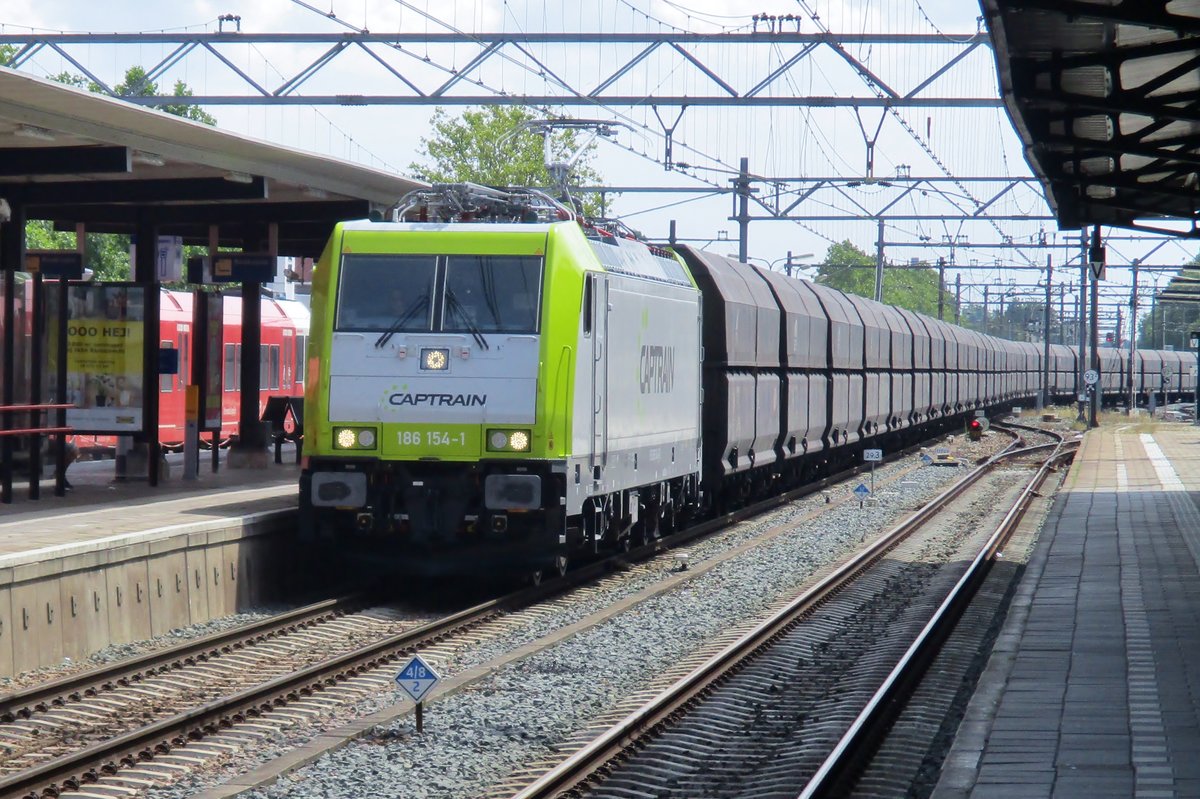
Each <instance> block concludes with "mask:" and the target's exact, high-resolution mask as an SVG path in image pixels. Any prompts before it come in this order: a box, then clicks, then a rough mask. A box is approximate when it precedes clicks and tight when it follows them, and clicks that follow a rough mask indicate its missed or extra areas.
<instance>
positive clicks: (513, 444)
mask: <svg viewBox="0 0 1200 799" xmlns="http://www.w3.org/2000/svg"><path fill="white" fill-rule="evenodd" d="M487 444H488V446H487V448H488V450H489V451H490V452H528V451H529V431H528V430H488V431H487Z"/></svg>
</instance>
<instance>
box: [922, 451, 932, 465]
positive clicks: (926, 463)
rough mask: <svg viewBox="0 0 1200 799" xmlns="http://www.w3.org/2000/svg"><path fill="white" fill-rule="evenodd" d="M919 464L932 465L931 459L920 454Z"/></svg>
mask: <svg viewBox="0 0 1200 799" xmlns="http://www.w3.org/2000/svg"><path fill="white" fill-rule="evenodd" d="M921 462H922V463H924V464H925V465H926V466H928V465H929V464H931V463H933V458H931V457H929V456H928V455H927V454H924V453H922V455H921Z"/></svg>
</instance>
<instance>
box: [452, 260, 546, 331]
mask: <svg viewBox="0 0 1200 799" xmlns="http://www.w3.org/2000/svg"><path fill="white" fill-rule="evenodd" d="M446 261H447V263H446V291H445V296H444V297H443V303H442V319H441V325H442V330H444V331H446V332H448V333H473V334H478V333H536V332H537V329H538V300H539V298H540V295H541V292H540V291H539V289H540V287H541V282H542V281H541V277H542V259H541V258H539V257H537V256H518V255H451V256H450V257H449V258H447V259H446Z"/></svg>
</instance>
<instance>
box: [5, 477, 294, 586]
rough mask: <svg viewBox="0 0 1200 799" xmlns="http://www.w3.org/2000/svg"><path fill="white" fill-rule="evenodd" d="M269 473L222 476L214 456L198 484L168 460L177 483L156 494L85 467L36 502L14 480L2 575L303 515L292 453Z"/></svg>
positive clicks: (164, 484)
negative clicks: (241, 523) (64, 557)
mask: <svg viewBox="0 0 1200 799" xmlns="http://www.w3.org/2000/svg"><path fill="white" fill-rule="evenodd" d="M283 460H284V462H283V463H282V464H275V463H271V464H270V465H269V466H268V467H267V468H266V469H230V468H228V467H226V466H225V465H224V464H222V465H221V467H220V468H219V470H218V471H217V472H215V473H214V472H213V471H212V469H211V466H210V465H209V460H208V454H207V453H204V454H203V456H202V458H201V466H200V472H199V475H198V476H197V478H196V479H195V480H184V479H183V478H182V476H181V475H182V472H183V467H182V461H181V456H168V461H169V463H170V469H171V475H172V476H171V477H170V478H169V479H167V480H163V481H160V482H159V484H158V485H157V486H155V487H153V488H151V487H150V486H149V485H148V484H147V482H146V480H145V479H144V478H143V479H124V480H117V479H114V466H113V462H112V461H111V460H102V461H82V462H79V463H76V464H73V465H72V466H71V467H70V468H69V469H68V471H67V475H68V479H69V480H70V482H71V485H72V486H73V488H72V490H71V491H68V492H67V493H66V495H65V496H62V497H58V496H55V495H54V479H53V478H52V477H49V476H47V477H43V479H42V482H41V498H40V499H37V500H31V499H29V485H28V480H23V481H14V485H13V503H12V504H11V505H0V568H4V567H5V566H12V565H15V564H17V563H27V562H33V561H35V560H38V559H41V558H44V557H46V556H48V555H61V554H62V553H63V552H64V551H67V550H75V551H85V550H89V549H95V548H97V547H98V546H112V545H113V544H114V543H126V542H129V541H134V540H149V539H152V538H155V537H158V536H160V535H163V534H166V535H171V534H178V533H179V532H180V531H181V530H180V528H187V529H191V530H195V529H197V525H200V526H205V525H207V526H208V527H211V526H212V523H217V524H220V523H221V522H222V521H223V520H228V519H230V518H242V517H246V516H250V515H253V514H256V513H261V512H273V511H279V510H294V509H295V508H296V497H297V483H298V481H299V477H300V468H299V466H297V465H295V464H294V463H292V461H294V458H292V457H291V456H290V454H285V457H284V458H283Z"/></svg>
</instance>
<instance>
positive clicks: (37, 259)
mask: <svg viewBox="0 0 1200 799" xmlns="http://www.w3.org/2000/svg"><path fill="white" fill-rule="evenodd" d="M25 271H26V272H29V273H30V274H33V275H41V276H42V277H48V278H61V279H65V280H80V279H82V278H83V254H82V253H80V252H78V251H77V250H26V251H25Z"/></svg>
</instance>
